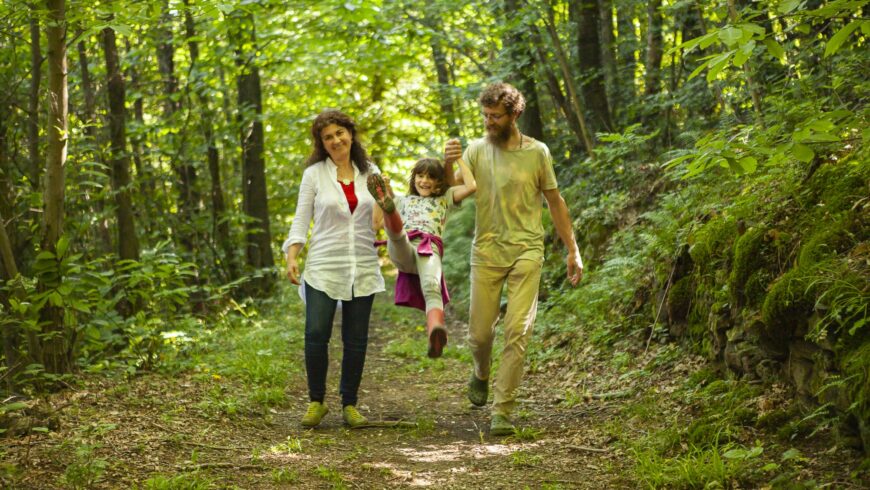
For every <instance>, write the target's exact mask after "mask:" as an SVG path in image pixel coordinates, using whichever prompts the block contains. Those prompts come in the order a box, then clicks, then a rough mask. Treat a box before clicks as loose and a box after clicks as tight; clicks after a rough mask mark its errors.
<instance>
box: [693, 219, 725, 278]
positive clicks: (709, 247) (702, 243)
mask: <svg viewBox="0 0 870 490" xmlns="http://www.w3.org/2000/svg"><path fill="white" fill-rule="evenodd" d="M735 237H737V221H736V220H734V219H733V218H730V217H717V218H713V219H711V220H710V221H708V222H707V224H705V225H704V226H702V227H700V228H698V229H697V230H696V231H695V232H693V233H692V234H691V235H690V236H689V245H690V247H689V255H690V256H691V257H692V262H694V263H695V264H696V265H698V266H700V268H701V270H710V269H711V268H712V267H714V266H715V265H716V264H718V263H719V262H720V261H721V260H722V259H727V258H729V254H730V250H731V243H732V241H733V240H734V238H735Z"/></svg>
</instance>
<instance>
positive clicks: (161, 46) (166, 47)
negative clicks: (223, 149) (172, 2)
mask: <svg viewBox="0 0 870 490" xmlns="http://www.w3.org/2000/svg"><path fill="white" fill-rule="evenodd" d="M162 8H163V12H162V14H161V16H160V26H159V28H158V30H157V38H158V42H157V61H158V63H157V65H158V67H159V69H160V75H161V77H162V78H163V114H164V116H165V117H166V121H167V123H168V124H169V126H170V127H171V128H174V127H175V126H176V123H175V116H176V113H177V112H178V111H179V110H180V109H181V97H179V89H178V77H177V76H176V75H175V59H174V58H175V47H174V46H173V43H172V20H173V17H172V13H171V10H170V8H169V3H168V2H167V1H165V0H164V2H163V7H162ZM168 136H169V138H168V139H169V141H168V142H167V146H168V148H169V149H171V151H172V152H173V156H172V162H171V163H172V168H173V170H175V173H176V176H177V178H178V210H179V215H180V218H181V219H180V220H179V224H180V228H181V229H180V230H178V231H177V232H178V235H179V239H180V241H181V244H182V246H183V247H184V248H185V249H186V250H187V251H188V252H190V253H191V255H193V254H195V250H196V249H197V246H196V241H197V240H196V227H195V226H194V219H193V218H194V215H195V214H196V212H197V208H198V203H199V196H198V195H197V193H196V169H195V168H194V166H193V165H191V164H190V162H189V161H188V160H187V156H186V154H185V151H184V148H183V147H184V140H185V139H184V137H183V135H182V137H181V138H179V137H178V136H179V132H178V131H176V130H171V131H170V132H169V134H168ZM179 155H180V158H179ZM194 261H195V259H194Z"/></svg>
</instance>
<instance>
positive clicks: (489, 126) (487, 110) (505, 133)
mask: <svg viewBox="0 0 870 490" xmlns="http://www.w3.org/2000/svg"><path fill="white" fill-rule="evenodd" d="M481 115H482V116H483V125H484V127H485V128H486V137H487V138H489V140H490V141H492V142H493V143H496V144H503V143H505V142H507V140H508V138H510V136H511V129H512V128H513V124H514V120H516V118H515V117H514V116H513V115H512V114H510V113H508V111H507V110H506V109H505V108H504V104H502V103H500V102H499V103H498V105H495V106H492V107H483V108H482V112H481Z"/></svg>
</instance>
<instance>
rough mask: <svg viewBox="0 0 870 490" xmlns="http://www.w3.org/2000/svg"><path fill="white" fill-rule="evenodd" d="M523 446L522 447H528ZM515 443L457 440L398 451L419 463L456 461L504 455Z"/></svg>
mask: <svg viewBox="0 0 870 490" xmlns="http://www.w3.org/2000/svg"><path fill="white" fill-rule="evenodd" d="M529 446H532V445H528V446H523V447H529ZM517 449H518V448H517V445H515V444H514V445H508V444H469V443H466V442H458V443H455V444H450V445H445V446H431V445H430V446H423V447H420V448H413V447H403V448H398V451H399V452H400V453H401V454H402V455H404V456H405V457H406V458H408V459H409V460H411V461H416V462H419V463H438V462H444V461H456V460H459V459H462V458H469V457H471V458H474V459H483V458H489V457H492V456H506V455H509V454H511V453H513V452H514V451H516V450H517Z"/></svg>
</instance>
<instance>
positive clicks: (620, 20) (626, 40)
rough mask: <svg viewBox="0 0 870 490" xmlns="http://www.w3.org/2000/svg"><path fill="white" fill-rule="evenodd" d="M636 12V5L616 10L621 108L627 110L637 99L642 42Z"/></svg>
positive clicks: (632, 4)
mask: <svg viewBox="0 0 870 490" xmlns="http://www.w3.org/2000/svg"><path fill="white" fill-rule="evenodd" d="M635 10H636V9H635V4H634V3H631V4H630V5H628V6H625V7H620V8H617V9H616V28H617V33H618V43H617V52H618V57H617V59H618V60H619V70H618V75H619V88H620V89H621V92H620V97H619V104H620V107H626V108H627V107H629V106H631V104H632V102H633V101H634V100H635V99H636V98H637V93H636V90H635V87H636V86H637V84H636V83H635V79H634V77H635V72H636V71H637V61H636V59H635V54H636V53H637V51H638V50H639V47H640V42H639V41H638V38H637V33H636V32H635V27H634V17H635V16H636V12H635ZM629 116H630V115H629Z"/></svg>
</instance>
